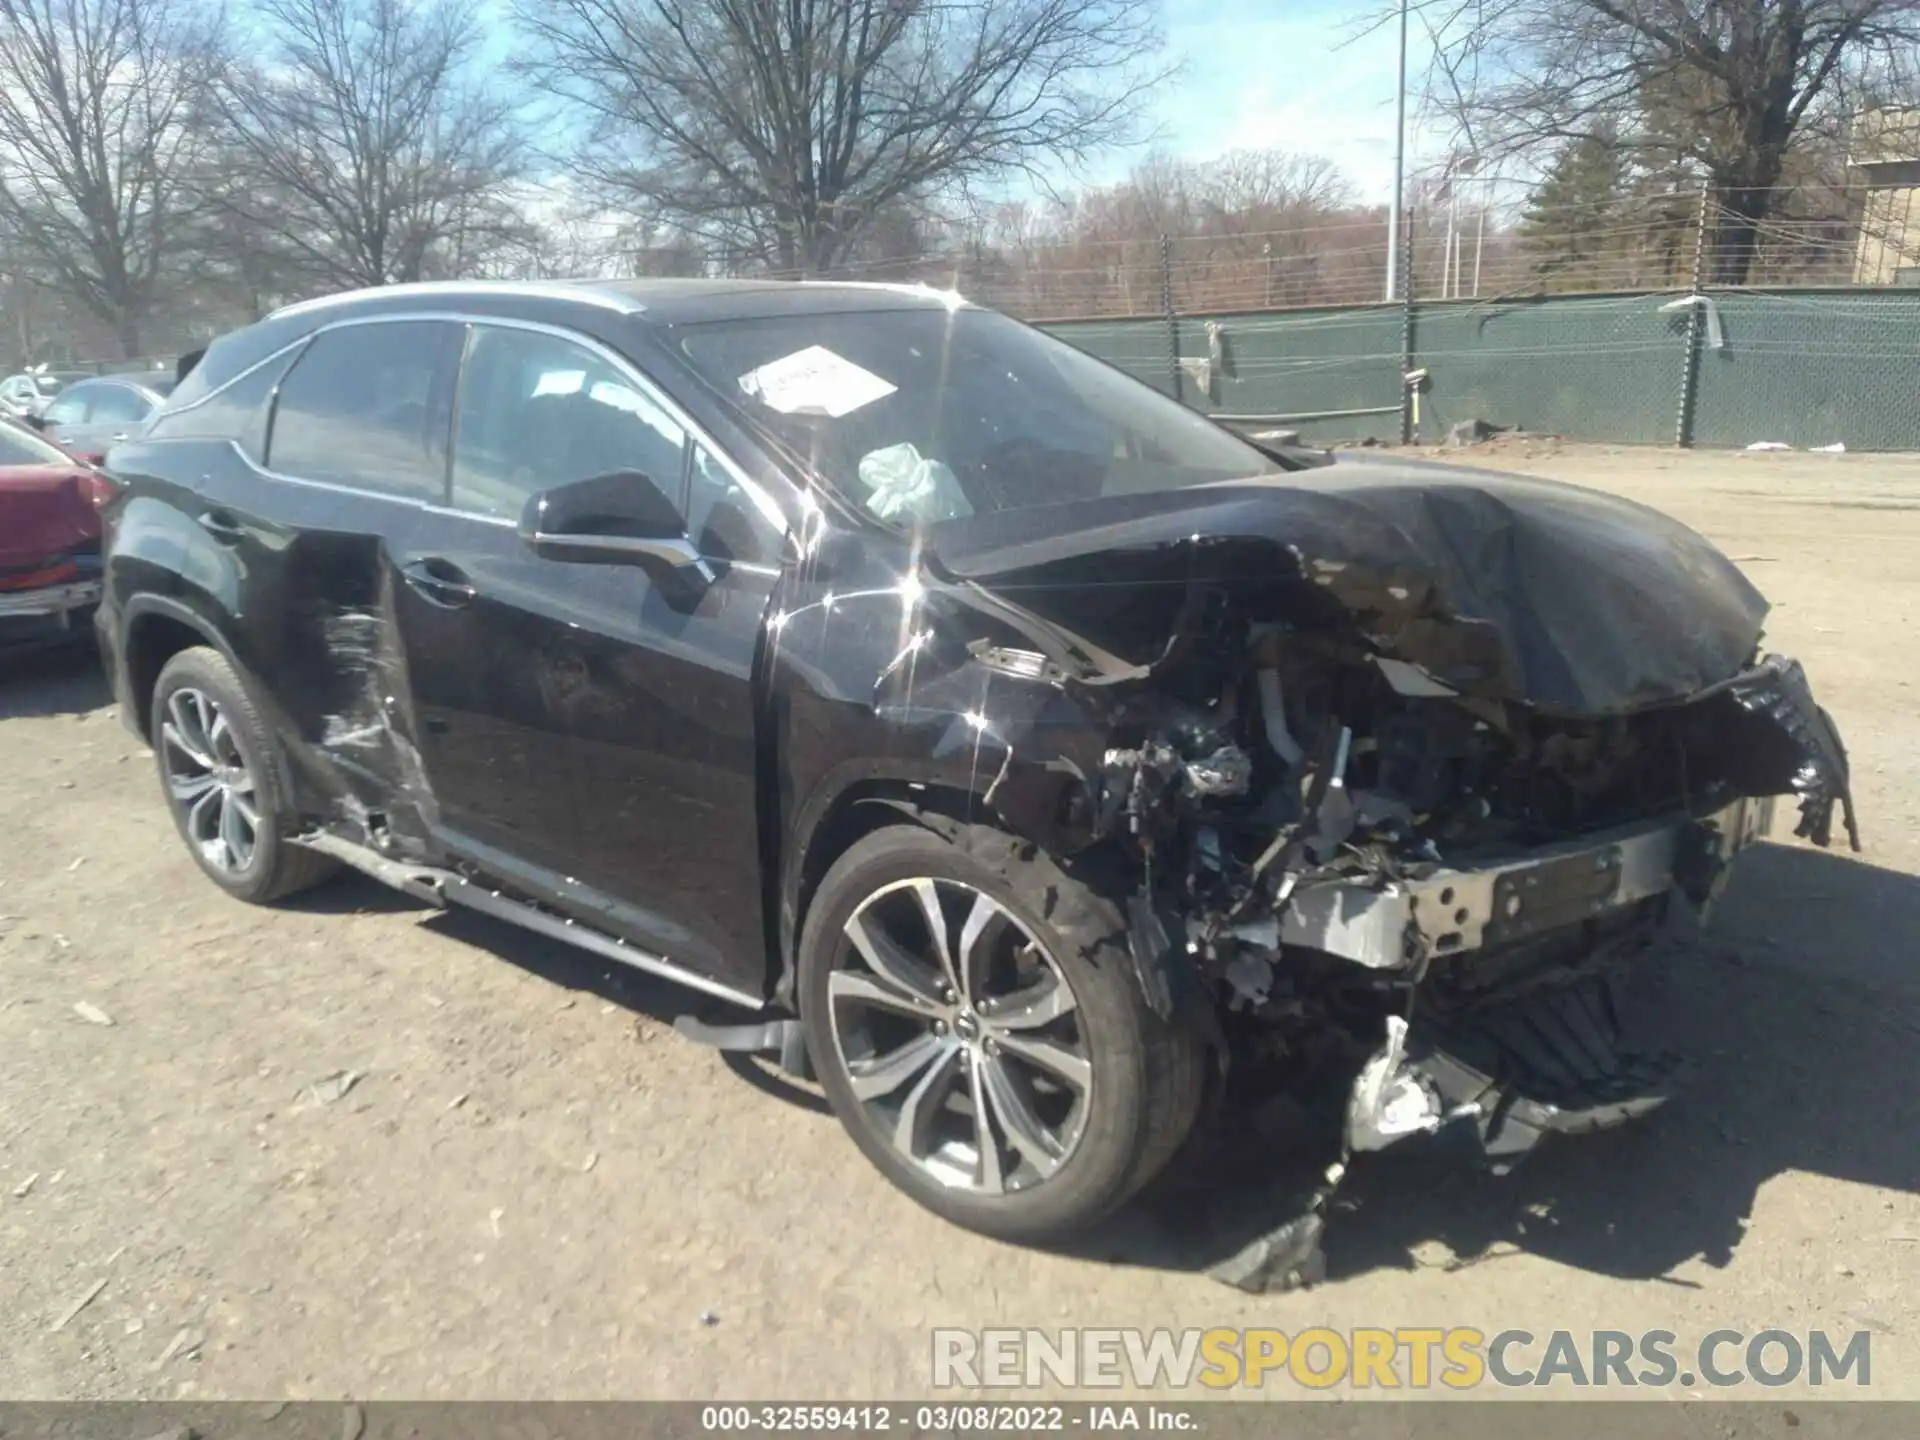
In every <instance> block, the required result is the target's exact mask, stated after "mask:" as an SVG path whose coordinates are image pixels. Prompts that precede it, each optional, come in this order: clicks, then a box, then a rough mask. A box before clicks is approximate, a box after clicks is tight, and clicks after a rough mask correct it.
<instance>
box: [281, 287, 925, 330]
mask: <svg viewBox="0 0 1920 1440" xmlns="http://www.w3.org/2000/svg"><path fill="white" fill-rule="evenodd" d="M502 299H513V300H520V301H528V300H541V299H545V300H551V301H554V302H557V303H559V304H572V305H593V306H597V307H599V308H602V309H609V310H615V311H619V312H621V313H624V314H628V315H635V316H642V317H644V318H645V319H647V320H648V321H653V322H659V323H664V324H682V323H689V322H693V321H698V320H721V319H739V318H745V317H748V316H754V315H780V314H807V313H813V314H822V313H827V312H831V311H836V310H898V309H929V308H935V307H944V308H948V309H951V308H952V307H953V306H954V304H955V301H956V297H954V296H952V295H950V294H948V293H947V292H944V291H940V290H935V289H932V288H931V287H929V286H926V285H906V284H885V283H871V282H869V283H862V282H858V281H850V280H711V279H673V278H665V277H660V278H650V279H636V280H526V281H482V280H447V281H428V282H424V283H421V284H415V285H385V286H380V287H378V288H375V289H366V290H350V291H347V292H345V293H344V294H340V295H329V296H324V297H321V298H319V299H315V300H303V301H300V302H298V303H296V304H293V305H288V306H285V307H283V308H281V309H279V310H276V311H274V312H273V314H272V315H271V316H269V317H268V319H269V320H270V321H272V320H281V319H284V318H287V317H292V316H299V315H319V314H325V313H328V312H333V313H337V314H339V315H341V316H342V317H343V318H344V317H345V316H346V315H348V314H352V313H354V312H355V311H356V310H362V309H364V310H369V311H371V310H377V309H390V308H399V307H401V306H403V305H405V304H407V303H421V302H428V303H431V305H433V306H434V307H435V308H440V307H461V306H471V307H472V308H473V309H474V310H476V311H478V312H480V313H485V312H486V311H487V310H489V309H491V308H492V307H493V304H494V303H496V302H498V301H500V300H502Z"/></svg>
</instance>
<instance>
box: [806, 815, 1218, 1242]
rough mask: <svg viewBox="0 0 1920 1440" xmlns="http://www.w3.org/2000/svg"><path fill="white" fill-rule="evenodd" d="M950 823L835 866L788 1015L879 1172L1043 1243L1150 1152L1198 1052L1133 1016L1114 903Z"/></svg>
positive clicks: (1193, 1042) (1073, 1226)
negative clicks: (794, 1010)
mask: <svg viewBox="0 0 1920 1440" xmlns="http://www.w3.org/2000/svg"><path fill="white" fill-rule="evenodd" d="M962 836H963V840H964V843H958V844H957V843H954V842H953V841H951V840H948V839H945V838H943V837H942V836H940V835H937V834H935V833H933V832H931V831H929V830H925V829H922V828H920V827H918V826H896V827H890V828H887V829H885V830H881V831H879V832H876V833H875V834H872V835H869V836H867V837H866V838H864V839H862V840H861V841H859V842H858V843H857V844H855V845H854V846H853V847H852V848H851V849H849V850H848V852H847V853H846V854H845V855H843V856H842V857H841V858H840V859H839V860H838V861H837V862H836V863H835V864H834V866H833V868H832V869H831V870H829V871H828V873H827V875H826V877H825V879H823V880H822V881H821V884H820V887H819V889H818V890H817V891H816V892H815V895H814V898H813V904H812V906H811V907H810V909H809V913H808V916H807V923H806V928H805V933H804V935H803V936H802V940H801V947H800V991H801V1019H802V1021H803V1022H804V1024H805V1026H806V1032H807V1043H808V1048H809V1050H810V1051H811V1053H812V1057H813V1064H814V1069H815V1072H816V1073H817V1074H818V1075H819V1076H820V1081H821V1084H822V1086H823V1087H824V1088H825V1090H826V1092H827V1097H828V1099H829V1100H830V1101H831V1103H832V1104H833V1107H834V1110H835V1112H836V1113H837V1114H838V1115H839V1117H840V1120H841V1123H842V1124H843V1125H845V1127H846V1128H847V1131H848V1133H849V1134H850V1135H851V1136H852V1137H853V1139H854V1141H855V1143H856V1144H858V1145H859V1146H860V1148H861V1150H862V1151H863V1152H865V1154H866V1155H867V1157H868V1158H869V1159H870V1160H872V1161H873V1163H874V1164H875V1165H877V1166H878V1167H879V1168H880V1169H881V1171H882V1172H884V1173H885V1174H886V1175H887V1176H888V1178H889V1179H891V1180H892V1181H893V1182H894V1183H895V1184H896V1185H898V1186H900V1188H901V1189H903V1190H905V1191H907V1193H908V1194H910V1195H912V1196H913V1197H914V1198H915V1199H917V1200H918V1201H920V1203H922V1204H923V1205H926V1206H927V1207H928V1208H929V1209H932V1210H935V1211H937V1212H938V1213H940V1214H942V1215H945V1216H946V1217H948V1218H949V1219H951V1220H954V1221H956V1222H958V1223H959V1224H962V1225H965V1226H967V1227H969V1228H970V1229H975V1230H979V1231H982V1232H983V1233H986V1234H990V1235H997V1236H999V1237H1001V1238H1003V1239H1010V1240H1047V1239H1058V1238H1060V1237H1062V1236H1064V1235H1067V1234H1071V1233H1073V1232H1074V1231H1076V1230H1079V1229H1081V1228H1083V1227H1084V1226H1086V1225H1088V1224H1090V1223H1092V1222H1093V1221H1095V1220H1097V1219H1099V1218H1100V1217H1101V1216H1103V1215H1105V1214H1106V1213H1108V1212H1109V1211H1111V1210H1112V1209H1114V1208H1115V1207H1116V1206H1118V1205H1120V1204H1121V1203H1122V1202H1124V1201H1125V1200H1126V1199H1128V1198H1129V1197H1130V1196H1131V1195H1132V1194H1133V1193H1134V1192H1135V1191H1137V1190H1138V1189H1139V1188H1140V1186H1142V1185H1144V1184H1145V1183H1146V1182H1147V1181H1148V1180H1149V1179H1151V1178H1152V1177H1153V1175H1154V1174H1155V1173H1156V1172H1157V1171H1158V1170H1159V1169H1160V1168H1161V1167H1162V1166H1163V1165H1164V1164H1165V1163H1166V1160H1167V1158H1168V1157H1169V1156H1170V1155H1171V1154H1172V1153H1173V1150H1174V1148H1175V1147H1176V1146H1177V1145H1178V1144H1179V1142H1180V1141H1181V1140H1182V1139H1183V1138H1184V1137H1185V1136H1186V1134H1187V1132H1188V1130H1189V1129H1190V1128H1191V1126H1192V1123H1193V1119H1194V1115H1195V1113H1196V1110H1197V1106H1198V1101H1199V1095H1200V1088H1201V1081H1202V1078H1203V1075H1204V1070H1203V1061H1204V1058H1205V1057H1204V1051H1203V1049H1202V1047H1201V1045H1200V1043H1199V1041H1198V1039H1197V1038H1196V1036H1195V1034H1194V1033H1193V1031H1192V1030H1191V1028H1190V1027H1188V1026H1186V1025H1184V1024H1181V1023H1178V1022H1177V1019H1176V1023H1168V1022H1165V1021H1163V1020H1161V1019H1160V1018H1159V1017H1158V1016H1156V1015H1154V1014H1153V1013H1152V1012H1151V1011H1150V1010H1148V1009H1147V1007H1146V1005H1145V1003H1144V1001H1143V1000H1142V998H1141V993H1140V986H1139V981H1138V979H1137V978H1136V976H1135V974H1134V972H1133V967H1132V963H1131V956H1130V955H1129V953H1128V952H1127V950H1126V948H1125V940H1124V938H1122V937H1124V935H1125V934H1126V927H1125V925H1124V923H1123V922H1122V920H1121V917H1120V915H1119V913H1118V911H1117V909H1116V908H1115V907H1114V905H1113V903H1112V902H1111V901H1109V900H1108V899H1106V898H1105V897H1104V896H1101V895H1099V894H1097V893H1095V892H1094V891H1093V890H1091V889H1089V888H1088V887H1087V886H1085V885H1083V884H1082V883H1080V882H1079V881H1077V880H1076V879H1074V878H1072V877H1071V876H1069V875H1067V874H1066V873H1064V872H1063V871H1061V870H1060V868H1059V867H1058V866H1057V865H1056V864H1055V863H1054V862H1053V861H1052V860H1051V859H1050V858H1048V857H1047V856H1045V855H1044V854H1040V853H1037V852H1034V851H1033V850H1032V849H1031V848H1030V847H1022V846H1020V845H1019V844H1018V843H1017V842H1015V841H1014V840H1012V839H1011V837H1008V836H1006V835H1003V834H1001V833H1000V832H998V831H994V830H990V829H986V828H984V827H978V826H974V827H966V828H965V830H964V831H963V832H962ZM1043 917H1044V918H1043Z"/></svg>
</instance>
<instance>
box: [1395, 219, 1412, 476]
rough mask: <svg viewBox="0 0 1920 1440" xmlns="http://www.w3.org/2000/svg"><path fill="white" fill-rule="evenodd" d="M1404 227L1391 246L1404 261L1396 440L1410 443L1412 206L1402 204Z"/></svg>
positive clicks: (1401, 291) (1401, 275) (1401, 220)
mask: <svg viewBox="0 0 1920 1440" xmlns="http://www.w3.org/2000/svg"><path fill="white" fill-rule="evenodd" d="M1400 223H1401V225H1402V226H1403V227H1404V234H1403V235H1396V236H1394V239H1393V243H1394V244H1395V245H1399V246H1404V247H1405V250H1404V252H1403V255H1404V260H1403V263H1402V264H1401V266H1400V376H1399V379H1400V443H1401V444H1402V445H1411V444H1412V443H1413V406H1414V393H1413V382H1412V381H1410V380H1409V379H1407V377H1408V376H1409V375H1411V374H1412V373H1413V368H1414V367H1413V350H1414V333H1413V328H1414V308H1413V290H1414V282H1413V207H1412V206H1411V205H1409V206H1407V207H1406V210H1405V213H1404V214H1402V215H1401V217H1400Z"/></svg>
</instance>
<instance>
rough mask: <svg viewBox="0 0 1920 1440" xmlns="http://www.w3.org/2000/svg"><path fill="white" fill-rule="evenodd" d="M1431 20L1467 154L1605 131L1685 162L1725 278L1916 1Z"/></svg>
mask: <svg viewBox="0 0 1920 1440" xmlns="http://www.w3.org/2000/svg"><path fill="white" fill-rule="evenodd" d="M1429 16H1430V18H1429V23H1430V25H1431V26H1432V28H1433V30H1434V34H1435V41H1436V56H1437V60H1436V73H1435V80H1436V84H1435V86H1434V95H1435V98H1436V100H1437V101H1438V102H1439V104H1440V105H1441V107H1442V108H1443V109H1445V110H1447V111H1449V112H1450V113H1451V114H1452V115H1453V116H1454V118H1455V119H1456V120H1457V121H1458V123H1459V125H1460V127H1461V130H1462V132H1463V135H1464V137H1465V139H1466V141H1467V143H1468V144H1469V145H1470V147H1471V148H1473V149H1475V150H1477V151H1478V152H1479V153H1481V154H1483V155H1491V156H1510V155H1516V154H1522V153H1524V152H1526V151H1527V150H1528V149H1529V147H1535V146H1537V145H1538V144H1539V142H1540V141H1541V140H1543V139H1564V140H1574V139H1581V138H1588V139H1592V138H1596V137H1599V136H1601V135H1603V134H1606V133H1609V131H1611V133H1613V134H1615V135H1617V136H1618V141H1619V143H1620V144H1622V145H1624V146H1626V147H1628V149H1629V150H1632V151H1637V152H1638V153H1640V154H1643V155H1650V156H1655V157H1661V158H1664V159H1666V160H1668V161H1672V160H1678V161H1680V162H1682V163H1683V164H1685V165H1687V166H1690V167H1691V168H1693V169H1694V170H1696V171H1697V173H1699V174H1700V175H1701V176H1702V177H1703V178H1704V179H1705V180H1706V181H1707V182H1708V183H1709V184H1711V186H1712V187H1713V189H1714V191H1715V193H1716V197H1717V203H1718V205H1719V206H1720V207H1721V217H1722V223H1721V224H1720V225H1719V227H1718V228H1717V231H1716V238H1715V245H1714V259H1713V267H1712V278H1713V279H1714V280H1715V281H1716V282H1718V283H1720V284H1736V285H1737V284H1742V283H1744V282H1745V281H1746V279H1747V277H1748V275H1749V273H1750V271H1751V269H1752V266H1753V262H1754V256H1755V253H1756V250H1757V246H1758V241H1759V237H1760V234H1761V231H1762V227H1763V226H1764V225H1765V223H1766V222H1767V220H1768V218H1769V216H1770V215H1771V214H1772V213H1773V211H1774V208H1775V201H1776V197H1777V195H1778V194H1779V193H1780V187H1781V184H1782V180H1783V177H1784V176H1786V175H1787V174H1788V172H1789V161H1790V157H1791V155H1792V154H1793V152H1794V149H1795V147H1796V145H1798V144H1800V143H1802V142H1803V141H1804V140H1805V139H1806V138H1807V137H1808V136H1809V135H1810V134H1812V133H1815V132H1818V131H1822V130H1824V131H1827V132H1829V133H1831V132H1832V131H1834V130H1836V129H1838V128H1839V127H1840V126H1841V125H1842V124H1843V123H1844V121H1845V118H1846V113H1845V112H1846V110H1847V108H1848V106H1849V100H1850V96H1851V94H1852V93H1853V91H1854V89H1855V87H1857V86H1861V85H1876V84H1884V83H1885V82H1886V81H1887V80H1888V78H1889V76H1890V75H1893V74H1895V73H1897V72H1898V71H1899V70H1901V69H1902V68H1903V67H1904V65H1905V64H1906V62H1907V60H1908V59H1909V58H1910V57H1911V55H1912V54H1913V52H1914V47H1915V46H1916V45H1917V44H1920V0H1448V8H1447V9H1445V10H1444V11H1430V12H1429ZM1436 17H1437V18H1436ZM1536 153H1537V152H1536Z"/></svg>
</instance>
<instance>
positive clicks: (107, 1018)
mask: <svg viewBox="0 0 1920 1440" xmlns="http://www.w3.org/2000/svg"><path fill="white" fill-rule="evenodd" d="M73 1013H74V1014H76V1015H78V1016H79V1017H80V1018H81V1019H82V1020H84V1021H86V1022H87V1023H88V1024H89V1025H111V1024H113V1017H112V1016H111V1015H109V1014H107V1012H106V1011H104V1010H102V1009H101V1008H100V1007H99V1006H98V1005H95V1004H93V1003H92V1002H91V1001H88V1000H76V1001H74V1002H73Z"/></svg>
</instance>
